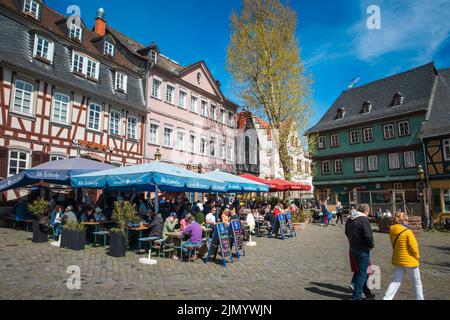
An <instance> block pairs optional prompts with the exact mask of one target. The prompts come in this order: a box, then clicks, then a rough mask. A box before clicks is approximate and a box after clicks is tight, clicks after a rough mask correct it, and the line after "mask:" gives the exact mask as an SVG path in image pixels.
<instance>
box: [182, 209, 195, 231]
mask: <svg viewBox="0 0 450 320" xmlns="http://www.w3.org/2000/svg"><path fill="white" fill-rule="evenodd" d="M191 217H192V215H191V214H190V213H188V214H187V215H186V216H185V217H184V219H181V222H180V229H181V231H183V230H184V229H186V227H187V226H188V225H189V223H190V221H191V220H190V218H191Z"/></svg>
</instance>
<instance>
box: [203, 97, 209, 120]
mask: <svg viewBox="0 0 450 320" xmlns="http://www.w3.org/2000/svg"><path fill="white" fill-rule="evenodd" d="M202 116H204V117H207V116H208V102H206V101H205V100H202Z"/></svg>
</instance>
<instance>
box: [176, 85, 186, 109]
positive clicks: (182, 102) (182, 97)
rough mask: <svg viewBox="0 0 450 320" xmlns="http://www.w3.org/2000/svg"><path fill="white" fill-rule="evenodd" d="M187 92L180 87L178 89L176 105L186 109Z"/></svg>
mask: <svg viewBox="0 0 450 320" xmlns="http://www.w3.org/2000/svg"><path fill="white" fill-rule="evenodd" d="M187 96H188V93H187V91H186V90H183V89H180V90H178V106H179V107H180V108H182V109H186V108H187V107H186V102H187Z"/></svg>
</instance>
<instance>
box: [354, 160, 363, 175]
mask: <svg viewBox="0 0 450 320" xmlns="http://www.w3.org/2000/svg"><path fill="white" fill-rule="evenodd" d="M353 162H354V168H355V172H358V173H359V172H364V158H363V157H356V158H354V160H353Z"/></svg>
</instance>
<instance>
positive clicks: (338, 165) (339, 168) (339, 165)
mask: <svg viewBox="0 0 450 320" xmlns="http://www.w3.org/2000/svg"><path fill="white" fill-rule="evenodd" d="M306 167H307V166H306ZM306 167H305V168H306ZM343 172H344V165H343V162H342V159H337V160H334V173H335V174H341V173H343Z"/></svg>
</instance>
